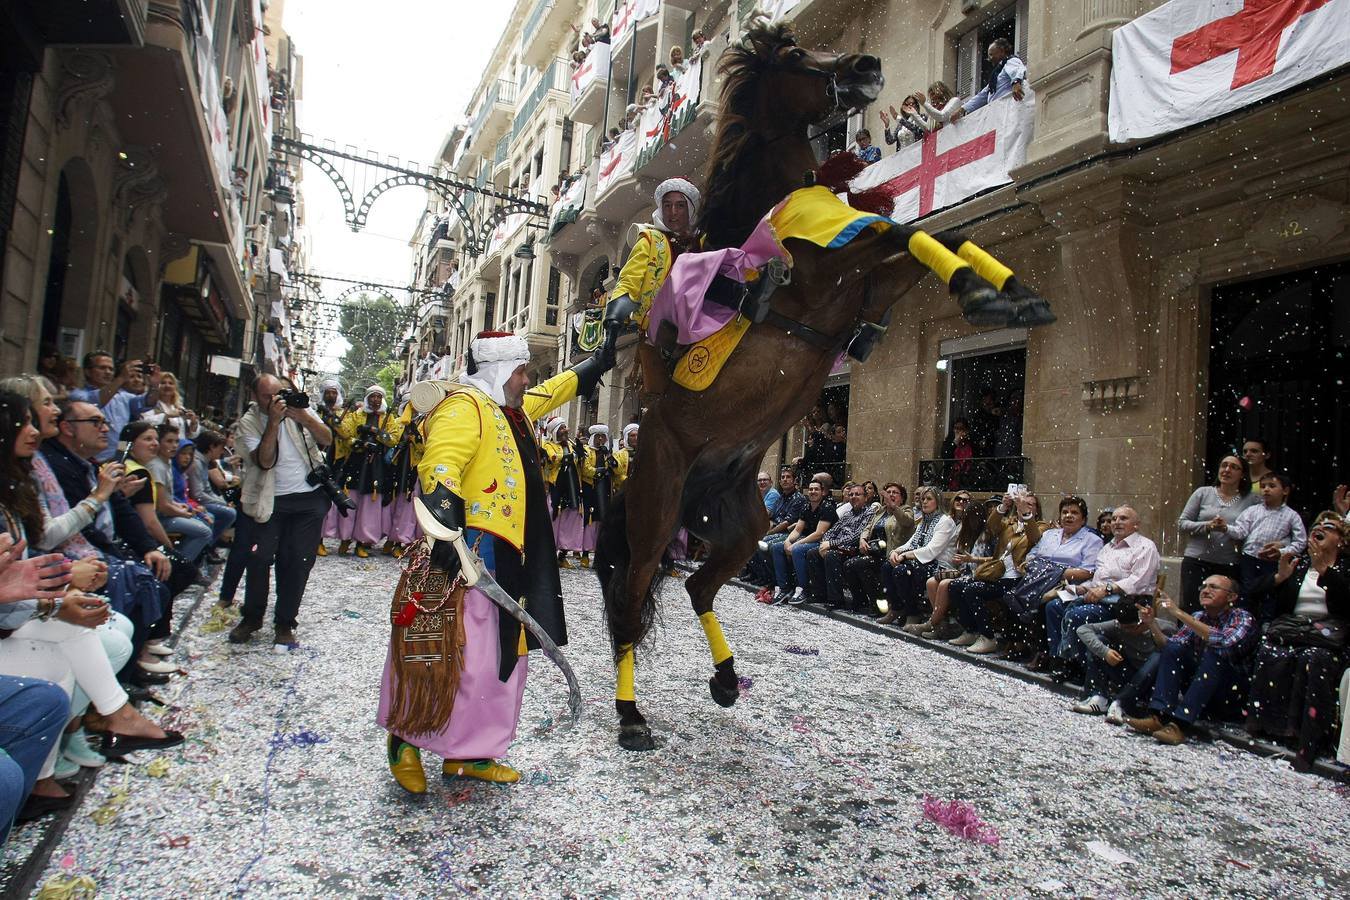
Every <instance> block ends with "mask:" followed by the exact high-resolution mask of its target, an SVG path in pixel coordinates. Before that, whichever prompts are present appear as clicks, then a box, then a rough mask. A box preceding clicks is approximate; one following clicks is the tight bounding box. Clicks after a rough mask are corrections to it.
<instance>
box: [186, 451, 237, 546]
mask: <svg viewBox="0 0 1350 900" xmlns="http://www.w3.org/2000/svg"><path fill="white" fill-rule="evenodd" d="M224 449H225V442H224V441H223V440H222V441H220V443H219V444H218V445H216V452H220V451H223V450H224ZM173 498H174V499H175V500H177V501H178V502H179V503H182V504H184V505H186V506H188V507H190V508H191V509H192V510H193V511H194V512H195V513H196V514H197V517H198V518H199V519H202V520H203V521H207V523H208V524H209V525H210V526H211V547H212V548H215V547H218V546H220V541H221V538H222V537H223V536H224V534H225V532H227V531H229V530H230V528H231V527H233V526H234V519H235V510H234V507H232V506H230V505H229V504H228V503H226V502H225V498H224V497H221V496H220V495H219V494H217V493H215V489H214V488H213V487H212V485H211V480H210V477H209V476H208V475H207V470H206V462H205V461H204V460H201V459H198V457H197V442H196V441H183V442H182V443H180V444H179V445H178V453H177V454H176V455H175V456H174V471H173ZM203 513H205V515H202V514H203ZM207 558H208V559H209V560H210V561H211V562H222V561H223V560H221V559H220V558H218V557H217V558H211V557H210V556H208V557H207Z"/></svg>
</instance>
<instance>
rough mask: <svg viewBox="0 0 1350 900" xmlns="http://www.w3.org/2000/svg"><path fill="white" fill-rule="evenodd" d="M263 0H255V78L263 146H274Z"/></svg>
mask: <svg viewBox="0 0 1350 900" xmlns="http://www.w3.org/2000/svg"><path fill="white" fill-rule="evenodd" d="M262 20H263V14H262V0H253V21H255V22H257V23H258V30H257V31H255V32H253V47H252V50H253V79H254V81H255V82H256V83H257V84H256V87H257V98H258V115H259V116H261V117H262V130H263V133H262V146H264V147H271V146H272V84H271V79H269V78H268V77H267V48H266V46H264V44H263V30H262Z"/></svg>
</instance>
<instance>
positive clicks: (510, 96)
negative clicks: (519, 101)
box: [469, 78, 516, 134]
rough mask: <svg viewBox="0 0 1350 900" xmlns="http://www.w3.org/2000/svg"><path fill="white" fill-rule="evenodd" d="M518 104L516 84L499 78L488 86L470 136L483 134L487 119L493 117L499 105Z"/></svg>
mask: <svg viewBox="0 0 1350 900" xmlns="http://www.w3.org/2000/svg"><path fill="white" fill-rule="evenodd" d="M515 102H516V83H515V82H514V81H507V80H506V79H505V78H498V79H497V80H496V81H494V82H492V84H491V85H489V86H488V89H487V92H486V93H484V94H483V102H482V103H481V104H479V106H478V112H477V113H475V114H474V117H473V126H472V127H471V128H470V129H469V133H470V134H482V133H483V125H484V124H485V123H486V122H487V117H488V116H490V115H492V107H493V106H494V105H496V104H498V103H504V104H506V105H508V106H509V105H512V104H514V103H515Z"/></svg>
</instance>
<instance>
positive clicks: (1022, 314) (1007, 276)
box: [936, 232, 1055, 328]
mask: <svg viewBox="0 0 1350 900" xmlns="http://www.w3.org/2000/svg"><path fill="white" fill-rule="evenodd" d="M936 237H937V240H938V241H939V242H941V243H942V245H943V246H945V247H947V248H948V249H949V250H951V251H953V252H954V253H955V254H956V255H957V256H958V257H960V258H961V259H962V260H963V261H965V262H966V263H969V264H970V266H971V268H973V269H974V270H975V272H976V273H977V274H978V275H979V276H980V277H981V278H983V279H984V280H986V281H988V282H989V283H990V284H992V285H993V286H994V287H996V288H998V290H999V292H1000V293H1001V294H1002V295H1003V296H1004V297H1005V298H1006V299H1007V300H1008V302H1009V304H1010V305H1011V307H1012V312H1011V315H1010V317H1009V318H1008V321H1007V324H1008V325H1014V326H1021V327H1027V328H1031V327H1035V326H1037V325H1049V324H1050V323H1052V322H1054V321H1055V314H1054V313H1052V312H1051V311H1050V304H1049V303H1047V302H1046V301H1045V299H1044V298H1043V297H1041V296H1040V295H1038V294H1037V293H1036V292H1035V291H1033V290H1032V289H1031V288H1029V287H1027V286H1026V285H1024V284H1023V283H1022V282H1021V281H1019V280H1018V279H1017V276H1016V275H1014V274H1013V270H1012V269H1010V268H1008V267H1007V266H1006V265H1004V264H1003V263H1001V262H999V261H998V260H997V259H995V258H994V257H993V255H991V254H990V253H989V252H988V251H986V250H985V249H984V248H983V247H980V246H978V245H977V244H976V243H975V242H974V241H972V240H970V239H968V238H967V237H965V236H964V235H962V234H958V233H956V232H948V233H945V234H939V235H937V236H936Z"/></svg>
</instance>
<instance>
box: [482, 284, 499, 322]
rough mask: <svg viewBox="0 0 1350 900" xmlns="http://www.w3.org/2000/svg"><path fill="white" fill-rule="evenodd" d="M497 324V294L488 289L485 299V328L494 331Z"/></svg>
mask: <svg viewBox="0 0 1350 900" xmlns="http://www.w3.org/2000/svg"><path fill="white" fill-rule="evenodd" d="M496 325H497V295H496V294H495V293H493V292H492V291H488V292H487V295H486V297H485V298H484V300H483V330H484V331H492V330H493V329H494V328H495V327H496Z"/></svg>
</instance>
